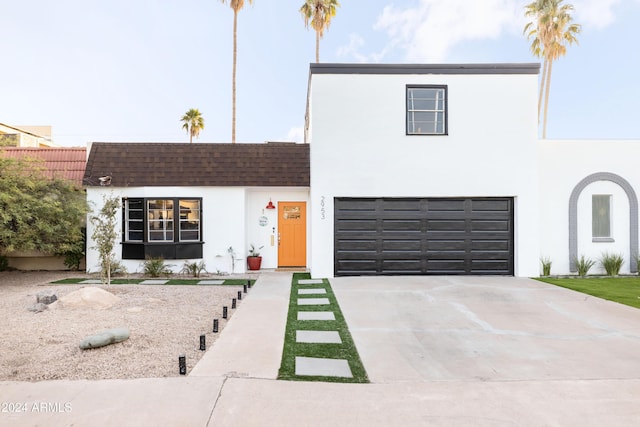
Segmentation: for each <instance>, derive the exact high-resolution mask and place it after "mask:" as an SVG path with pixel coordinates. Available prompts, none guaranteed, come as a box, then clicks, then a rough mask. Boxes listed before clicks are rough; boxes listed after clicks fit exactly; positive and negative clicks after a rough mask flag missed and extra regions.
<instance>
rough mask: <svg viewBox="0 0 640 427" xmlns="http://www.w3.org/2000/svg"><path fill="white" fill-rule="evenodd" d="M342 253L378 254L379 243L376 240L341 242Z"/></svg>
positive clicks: (339, 243)
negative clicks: (365, 252)
mask: <svg viewBox="0 0 640 427" xmlns="http://www.w3.org/2000/svg"><path fill="white" fill-rule="evenodd" d="M338 245H339V246H340V251H341V252H347V253H348V252H362V251H372V252H374V253H375V252H376V251H377V249H378V242H377V240H376V239H354V240H340V241H339V242H338Z"/></svg>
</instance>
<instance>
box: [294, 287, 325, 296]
mask: <svg viewBox="0 0 640 427" xmlns="http://www.w3.org/2000/svg"><path fill="white" fill-rule="evenodd" d="M326 293H327V290H326V289H324V288H319V289H298V295H319V294H326Z"/></svg>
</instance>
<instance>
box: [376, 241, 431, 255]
mask: <svg viewBox="0 0 640 427" xmlns="http://www.w3.org/2000/svg"><path fill="white" fill-rule="evenodd" d="M382 250H383V251H384V252H386V251H393V250H405V251H418V252H420V251H422V241H421V240H420V239H413V240H409V239H398V240H389V239H385V240H383V241H382Z"/></svg>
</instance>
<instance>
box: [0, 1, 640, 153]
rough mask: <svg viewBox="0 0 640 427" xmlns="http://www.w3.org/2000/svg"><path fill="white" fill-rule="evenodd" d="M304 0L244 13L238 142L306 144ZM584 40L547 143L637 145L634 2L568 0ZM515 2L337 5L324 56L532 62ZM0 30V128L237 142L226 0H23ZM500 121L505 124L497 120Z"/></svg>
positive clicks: (639, 15)
mask: <svg viewBox="0 0 640 427" xmlns="http://www.w3.org/2000/svg"><path fill="white" fill-rule="evenodd" d="M302 2H303V1H302V0H295V1H291V0H255V1H254V4H253V5H247V6H245V9H243V10H242V11H241V12H240V15H239V23H238V44H239V52H238V91H237V96H238V112H237V114H238V119H237V120H238V123H237V141H238V142H262V141H282V140H298V141H300V140H301V138H302V127H303V124H304V113H305V102H306V92H307V82H308V75H309V63H310V62H312V61H313V60H314V54H315V52H314V41H315V35H314V33H313V31H308V30H306V29H305V27H304V22H303V20H302V17H301V16H300V14H299V12H298V9H299V7H300V5H301V4H302ZM565 2H568V3H571V4H573V5H574V6H575V14H574V16H575V21H576V22H578V23H580V24H582V26H583V31H582V34H581V35H580V36H579V40H580V44H579V45H578V46H573V47H571V48H570V49H569V52H568V54H567V56H565V57H564V58H562V59H560V60H559V61H558V62H557V63H556V64H555V65H554V70H553V78H552V83H551V87H552V92H551V99H550V106H549V108H550V110H549V114H550V118H549V125H548V130H547V136H548V138H635V139H640V84H639V82H638V77H637V75H638V70H639V69H640V46H639V44H638V41H639V39H640V37H639V36H638V32H637V30H636V27H637V23H638V22H640V0H565ZM526 3H528V1H521V0H446V1H443V0H395V1H387V0H342V1H341V7H340V8H339V9H338V13H337V16H336V17H335V18H334V20H333V22H332V24H331V27H330V29H329V30H328V32H327V33H326V34H325V37H324V39H322V41H321V46H320V60H321V62H372V63H373V62H380V63H487V62H537V61H538V60H537V59H536V58H534V57H533V56H532V55H531V53H530V51H529V43H528V41H527V40H526V39H525V37H524V36H523V35H522V28H523V26H524V24H525V18H524V15H523V6H524V5H525V4H526ZM2 21H3V22H2V25H0V44H1V45H2V59H3V65H2V67H1V68H0V97H1V98H0V122H2V123H6V124H11V125H28V124H31V125H36V124H37V125H52V126H53V138H54V141H55V142H57V143H58V144H61V145H65V146H77V145H84V144H86V143H87V142H89V141H134V142H138V141H140V142H142V141H162V142H164V141H172V142H182V141H184V142H187V141H188V137H187V135H186V133H185V132H184V130H182V129H181V123H180V121H179V119H180V117H181V116H182V114H184V112H186V111H187V110H188V109H189V108H198V109H200V111H201V112H202V114H203V116H204V118H205V129H204V130H203V132H202V133H201V135H200V138H199V139H197V140H194V142H229V141H230V138H231V66H232V25H233V13H232V11H231V9H230V8H229V6H228V5H223V4H222V3H221V2H220V1H218V0H181V1H179V2H177V1H173V0H109V1H97V0H57V1H55V2H53V1H50V0H20V1H12V2H4V4H3V6H2ZM496 119H497V121H498V120H499V118H496Z"/></svg>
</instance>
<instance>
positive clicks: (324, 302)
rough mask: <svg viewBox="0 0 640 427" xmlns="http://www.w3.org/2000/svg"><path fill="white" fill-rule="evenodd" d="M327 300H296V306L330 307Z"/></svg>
mask: <svg viewBox="0 0 640 427" xmlns="http://www.w3.org/2000/svg"><path fill="white" fill-rule="evenodd" d="M330 304H331V302H329V298H298V305H330Z"/></svg>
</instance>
